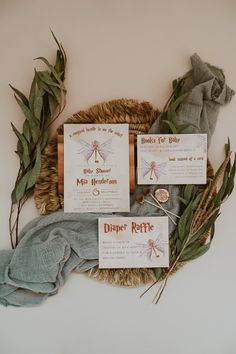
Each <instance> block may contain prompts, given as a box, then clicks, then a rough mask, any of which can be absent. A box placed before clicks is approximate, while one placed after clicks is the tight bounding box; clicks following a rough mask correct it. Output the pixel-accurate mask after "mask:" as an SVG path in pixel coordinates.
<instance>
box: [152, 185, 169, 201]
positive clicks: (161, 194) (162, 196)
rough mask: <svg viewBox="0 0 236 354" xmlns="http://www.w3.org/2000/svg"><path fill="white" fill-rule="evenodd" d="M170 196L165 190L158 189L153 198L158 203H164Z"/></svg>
mask: <svg viewBox="0 0 236 354" xmlns="http://www.w3.org/2000/svg"><path fill="white" fill-rule="evenodd" d="M169 197H170V194H169V192H168V190H167V189H164V188H159V189H157V190H156V191H155V198H156V199H157V200H158V202H160V203H165V202H167V200H168V199H169Z"/></svg>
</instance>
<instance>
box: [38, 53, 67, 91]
mask: <svg viewBox="0 0 236 354" xmlns="http://www.w3.org/2000/svg"><path fill="white" fill-rule="evenodd" d="M35 60H42V61H43V62H44V63H45V64H46V65H47V67H48V68H49V69H50V71H51V72H52V74H53V76H54V77H55V79H56V80H57V82H58V83H59V84H61V87H62V88H63V90H65V86H64V84H63V82H62V80H61V78H60V76H59V75H58V73H57V72H56V70H55V69H54V67H53V66H52V65H51V64H50V63H49V62H48V60H47V59H46V58H44V57H38V58H35Z"/></svg>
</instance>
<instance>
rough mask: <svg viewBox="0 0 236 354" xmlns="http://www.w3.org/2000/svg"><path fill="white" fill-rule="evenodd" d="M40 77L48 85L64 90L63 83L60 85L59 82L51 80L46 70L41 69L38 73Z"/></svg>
mask: <svg viewBox="0 0 236 354" xmlns="http://www.w3.org/2000/svg"><path fill="white" fill-rule="evenodd" d="M39 77H40V79H41V80H42V81H43V82H45V84H47V85H48V86H55V87H58V88H59V89H61V90H64V85H63V86H62V85H61V84H59V83H57V82H55V81H53V79H52V77H51V76H50V74H49V72H48V71H43V72H40V73H39Z"/></svg>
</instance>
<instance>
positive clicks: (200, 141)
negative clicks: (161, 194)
mask: <svg viewBox="0 0 236 354" xmlns="http://www.w3.org/2000/svg"><path fill="white" fill-rule="evenodd" d="M137 151H138V184H205V183H206V175H207V134H149V135H138V137H137Z"/></svg>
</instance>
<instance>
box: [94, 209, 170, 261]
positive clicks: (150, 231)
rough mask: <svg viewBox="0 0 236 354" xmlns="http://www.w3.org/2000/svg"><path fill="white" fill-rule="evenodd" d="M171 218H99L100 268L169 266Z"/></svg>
mask: <svg viewBox="0 0 236 354" xmlns="http://www.w3.org/2000/svg"><path fill="white" fill-rule="evenodd" d="M168 240H169V236H168V218H167V217H166V216H160V217H128V218H120V217H119V218H100V219H99V268H146V267H148V268H155V267H168V266H169V245H168V243H169V241H168Z"/></svg>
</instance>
